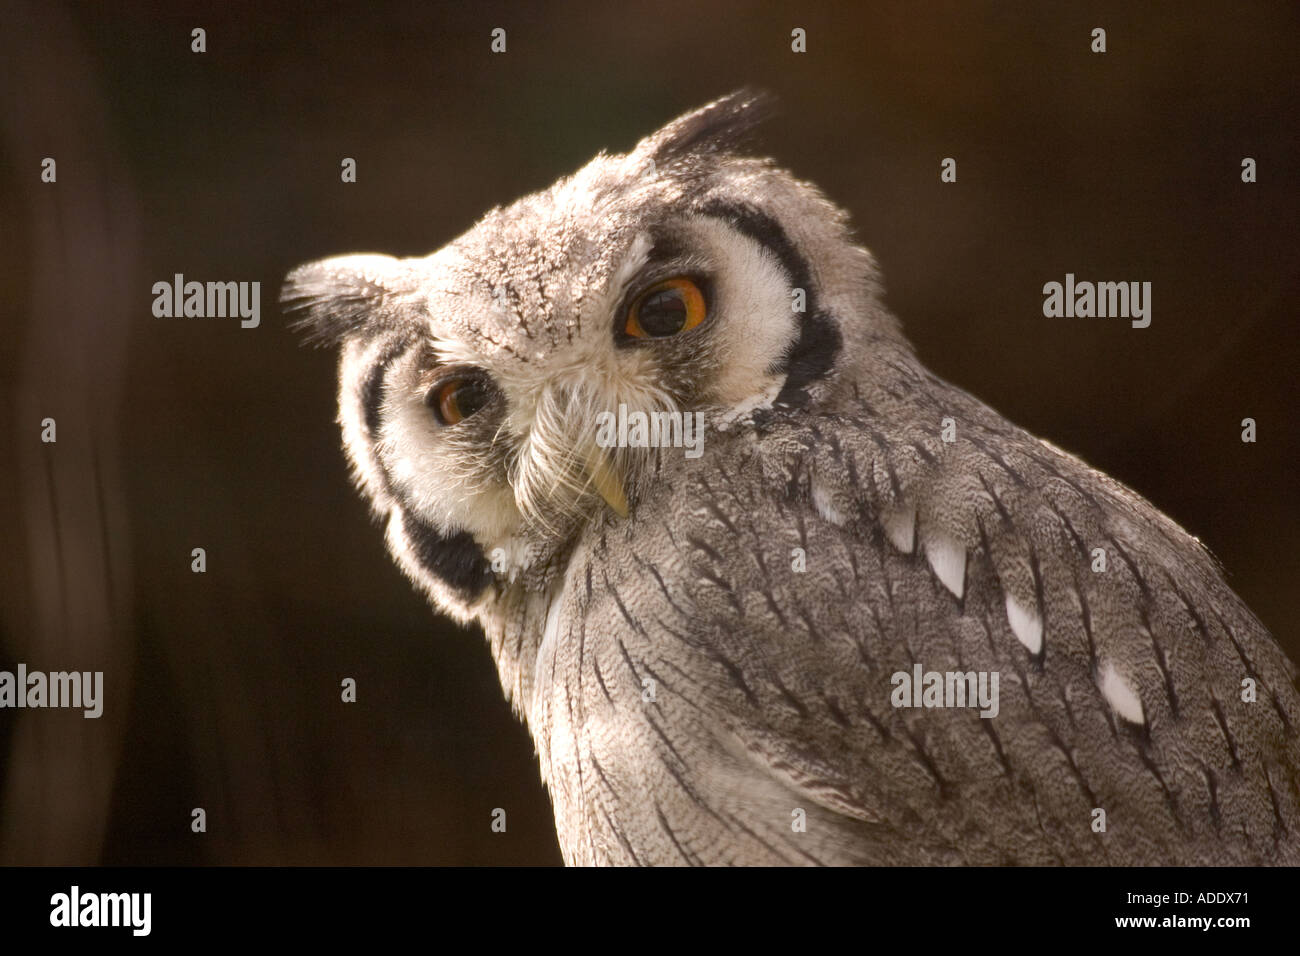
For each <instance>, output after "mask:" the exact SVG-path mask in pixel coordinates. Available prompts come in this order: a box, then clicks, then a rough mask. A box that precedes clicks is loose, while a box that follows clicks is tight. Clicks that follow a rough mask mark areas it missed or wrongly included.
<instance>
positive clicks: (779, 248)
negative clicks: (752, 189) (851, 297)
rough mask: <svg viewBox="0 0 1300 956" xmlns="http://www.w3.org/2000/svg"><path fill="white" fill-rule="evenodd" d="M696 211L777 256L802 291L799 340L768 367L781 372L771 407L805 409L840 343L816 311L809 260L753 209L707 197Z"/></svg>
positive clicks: (821, 313)
mask: <svg viewBox="0 0 1300 956" xmlns="http://www.w3.org/2000/svg"><path fill="white" fill-rule="evenodd" d="M698 211H699V212H700V213H701V214H703V215H705V216H711V217H713V218H715V219H721V220H723V221H724V222H726V223H727V224H728V225H730V226H731V227H732V228H734V229H737V230H738V231H740V232H742V233H744V234H745V235H746V236H748V237H749V238H751V239H753V240H754V241H755V242H757V243H759V244H760V245H762V246H763V247H764V248H765V249H767V250H768V251H769V252H771V253H772V255H773V256H775V257H776V260H777V262H779V263H780V264H781V268H783V269H784V270H785V272H786V275H788V276H789V277H790V285H791V288H798V289H803V290H804V293H805V295H806V303H805V304H806V306H807V311H805V312H804V313H803V315H802V316H801V320H800V323H799V337H798V338H797V339H795V340H794V342H792V343H791V344H790V346H789V348H787V349H786V351H785V354H784V355H782V356H781V360H780V361H779V362H778V363H777V364H776V366H775V367H774V368H773V369H772V372H773V373H774V374H782V373H784V374H785V384H784V385H782V386H781V391H780V393H779V394H778V395H777V397H776V401H775V402H773V408H775V409H791V408H798V407H800V406H802V405H804V404H805V403H806V402H807V401H808V392H807V387H808V386H809V385H811V384H812V383H813V382H815V381H817V380H819V379H821V378H824V377H825V376H826V375H827V373H828V372H830V370H831V368H832V366H833V365H834V364H835V356H836V355H837V354H838V353H839V350H840V345H841V344H842V339H841V336H840V331H839V329H838V328H836V326H835V322H834V321H833V320H832V319H831V317H830V315H829V314H828V313H827V312H826V311H825V310H823V309H822V307H821V304H820V302H819V298H818V295H817V289H816V288H815V287H814V285H813V281H812V270H811V269H809V268H808V262H807V261H806V260H805V259H804V257H803V256H801V255H800V254H799V251H798V250H797V249H796V248H795V247H794V244H793V243H792V242H791V241H790V237H789V236H787V235H786V233H785V230H784V229H782V228H781V224H780V223H778V222H777V221H776V220H775V219H773V218H772V217H771V216H769V215H767V214H766V213H764V212H762V211H760V210H758V209H756V208H754V207H753V206H750V205H748V204H745V203H733V202H728V201H726V200H723V199H712V200H709V201H708V202H706V203H704V204H703V205H702V206H701V207H700V208H699V210H698Z"/></svg>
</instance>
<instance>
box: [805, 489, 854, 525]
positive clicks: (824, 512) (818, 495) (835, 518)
mask: <svg viewBox="0 0 1300 956" xmlns="http://www.w3.org/2000/svg"><path fill="white" fill-rule="evenodd" d="M812 500H813V507H814V508H816V509H817V513H818V514H819V515H821V516H822V517H823V518H825V519H826V520H827V521H829V522H830V523H831V524H834V525H842V524H844V522H845V521H846V520H847V519H846V518H845V517H844V514H843V512H841V511H840V510H839V509H838V508H836V507H835V503H834V501H832V500H831V493H830V492H829V491H827V490H826V489H825V487H823V486H822V485H819V484H817V483H816V482H813V486H812Z"/></svg>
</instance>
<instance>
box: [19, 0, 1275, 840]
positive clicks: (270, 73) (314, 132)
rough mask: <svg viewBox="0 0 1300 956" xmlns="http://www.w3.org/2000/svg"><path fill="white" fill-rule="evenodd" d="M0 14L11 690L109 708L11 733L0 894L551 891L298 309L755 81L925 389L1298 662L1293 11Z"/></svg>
mask: <svg viewBox="0 0 1300 956" xmlns="http://www.w3.org/2000/svg"><path fill="white" fill-rule="evenodd" d="M0 19H2V21H3V23H4V24H5V29H4V31H3V32H2V33H0V58H2V61H3V63H2V68H3V74H0V164H2V169H0V172H2V173H3V175H0V243H3V257H2V258H0V309H2V310H3V311H2V312H0V321H2V322H3V332H4V334H3V336H0V389H2V390H3V394H4V402H3V404H2V405H0V434H3V436H4V437H3V441H2V442H0V542H2V547H0V669H9V670H12V669H13V668H14V665H15V664H16V663H17V662H19V661H23V662H25V663H27V665H28V666H29V667H30V668H32V669H40V670H64V669H76V670H103V671H104V672H105V697H106V702H105V708H104V716H103V717H102V718H101V719H100V720H85V719H83V718H82V716H81V714H80V712H78V711H53V710H46V711H30V710H24V711H15V710H4V711H0V862H3V863H9V864H12V863H95V862H104V863H132V864H144V863H180V864H186V863H284V864H325V863H338V864H346V863H369V864H377V863H404V864H416V863H429V864H554V863H558V862H559V853H558V850H557V847H556V843H555V837H554V832H553V828H552V821H551V816H550V805H549V802H548V799H547V796H546V794H545V791H544V790H543V788H542V787H541V785H540V783H539V782H538V773H537V768H536V766H535V762H534V759H533V755H532V746H531V742H530V740H529V738H528V736H527V734H526V732H525V730H524V728H523V727H522V726H521V725H520V724H519V723H518V722H517V721H516V720H515V718H514V717H513V716H512V714H511V713H510V710H509V708H508V707H507V705H506V704H505V702H504V700H503V698H502V695H501V692H500V689H499V687H498V685H497V680H496V674H495V671H494V669H493V666H492V663H491V661H490V658H489V655H488V652H487V649H486V646H485V645H484V643H483V641H482V638H481V635H478V634H476V633H471V632H465V631H462V630H460V629H458V628H456V627H455V626H453V625H451V624H449V623H448V622H446V621H442V620H439V619H436V618H434V617H433V616H432V614H431V612H430V610H429V608H428V607H427V606H426V604H425V603H424V601H423V599H422V598H420V597H419V596H418V595H417V594H416V593H415V592H414V591H413V590H412V588H411V587H410V586H409V585H408V584H407V582H406V580H405V579H404V578H403V577H402V576H401V575H400V573H399V572H398V571H397V570H396V568H395V567H394V566H393V565H392V563H391V561H390V560H389V559H388V557H387V555H386V553H385V551H384V547H383V542H382V536H381V534H380V533H379V531H378V530H377V529H376V528H374V527H372V526H371V524H370V521H369V519H368V515H367V512H366V509H365V506H364V504H363V503H362V501H361V500H360V498H359V497H358V496H357V495H356V494H354V493H353V491H352V489H351V488H350V487H349V483H348V476H347V472H346V468H345V465H344V459H343V456H342V453H341V452H340V450H339V437H338V431H337V426H336V425H335V424H334V421H333V419H334V414H335V407H334V360H333V356H332V355H331V354H329V353H327V352H320V351H314V350H309V349H305V348H303V347H301V346H300V344H299V343H298V341H297V340H296V339H295V337H294V335H292V334H291V333H290V332H289V331H288V330H287V328H286V326H285V322H284V321H283V319H282V318H281V316H280V314H279V310H278V307H277V306H276V304H275V303H276V298H277V295H278V290H279V282H280V280H281V278H282V277H283V276H284V274H285V272H286V271H287V270H288V269H290V268H291V267H292V266H294V265H296V264H298V263H300V262H303V261H305V260H308V259H312V258H316V257H319V256H324V255H331V254H337V253H346V252H363V251H375V252H386V253H391V254H395V255H424V254H426V253H428V252H430V251H432V250H434V249H435V248H437V247H439V246H440V245H442V244H443V243H445V242H447V241H448V240H450V239H452V238H454V237H455V236H456V235H458V234H459V233H460V232H462V231H463V230H464V229H466V228H468V227H469V226H470V225H471V224H472V223H473V222H474V221H475V219H476V218H477V217H478V216H479V215H481V214H482V213H483V212H484V211H486V210H487V209H488V208H489V207H491V206H493V205H496V204H500V203H506V202H509V201H511V200H513V199H515V198H516V197H518V196H519V195H521V194H523V193H525V192H529V191H532V190H535V189H538V188H541V187H544V186H546V185H548V184H549V183H550V182H551V181H553V180H554V179H555V178H557V177H558V176H560V175H562V174H566V173H569V172H571V171H573V170H574V169H575V168H577V167H578V166H580V165H582V164H583V163H584V162H585V161H586V160H587V159H589V158H590V157H591V156H592V155H593V154H594V153H595V152H596V151H597V150H600V149H602V148H604V149H610V150H616V151H618V150H624V149H627V148H629V147H631V146H632V145H633V143H634V142H635V141H636V139H637V138H639V137H640V136H641V135H644V134H645V133H647V132H649V131H650V130H652V129H653V128H655V127H656V126H658V125H659V124H661V123H663V122H665V121H667V120H668V119H671V118H672V117H673V116H675V115H677V114H678V113H680V112H682V111H684V110H686V109H688V108H691V107H694V106H696V105H699V104H701V103H703V102H705V101H707V100H709V99H712V98H714V97H716V96H718V95H720V94H722V93H724V92H726V91H728V90H731V89H733V88H735V87H737V86H741V85H744V84H751V85H755V86H758V87H762V88H766V89H768V90H770V91H772V92H773V93H775V94H777V96H778V97H779V99H780V105H781V110H782V112H781V114H780V115H779V116H778V117H777V118H776V119H775V120H774V121H772V122H771V123H770V124H769V125H768V127H767V128H766V130H765V132H764V134H763V143H764V146H763V148H764V149H765V150H766V151H767V152H768V153H770V154H771V155H773V156H775V157H776V158H777V159H778V160H779V161H780V162H781V163H782V164H783V165H785V166H787V167H789V168H791V169H793V170H794V171H795V172H796V173H797V174H798V175H799V176H801V177H803V178H807V179H810V180H812V181H814V182H816V183H818V184H819V185H820V186H821V187H822V188H823V189H824V190H825V191H826V192H827V194H828V195H829V196H830V197H831V198H832V199H834V200H836V201H838V202H839V203H840V204H842V205H843V206H845V207H846V208H847V209H848V210H849V211H850V212H851V214H852V216H853V218H854V221H855V223H856V226H857V229H858V232H859V235H860V237H861V239H862V241H863V242H864V243H865V244H866V245H868V246H869V247H870V248H871V249H872V250H873V251H874V252H875V253H876V255H877V257H878V258H879V260H880V263H881V265H882V267H883V270H884V275H885V281H886V288H887V294H888V302H889V304H890V305H891V306H892V308H893V309H894V311H896V312H897V313H898V314H899V315H900V316H901V318H902V319H903V322H904V326H905V328H906V330H907V332H908V333H909V335H910V337H911V338H912V340H913V341H914V342H915V343H916V345H917V348H918V350H919V353H920V355H921V356H922V358H923V359H924V360H925V361H926V362H927V363H928V364H929V365H930V367H931V368H933V369H934V370H935V371H936V372H938V373H939V374H940V375H942V376H944V377H945V378H948V379H950V380H952V381H954V382H956V383H957V384H959V385H961V386H962V387H964V388H966V389H967V390H968V391H971V392H972V393H974V394H975V395H977V396H979V397H980V398H982V399H984V400H985V401H986V402H988V403H989V404H991V405H993V406H994V407H995V408H997V409H999V410H1000V411H1002V412H1003V413H1004V414H1006V415H1007V416H1009V417H1010V418H1012V419H1013V420H1015V421H1016V422H1018V423H1019V424H1021V425H1023V426H1025V427H1027V428H1029V429H1031V430H1032V431H1034V432H1036V433H1037V434H1040V435H1042V436H1043V437H1045V438H1047V439H1049V440H1051V441H1052V442H1054V443H1056V444H1058V445H1060V446H1062V447H1064V448H1066V449H1067V450H1070V451H1072V452H1075V453H1077V454H1079V455H1081V456H1082V457H1083V458H1085V459H1086V460H1087V461H1089V462H1090V463H1091V464H1093V465H1095V466H1097V467H1099V468H1102V469H1103V470H1105V471H1107V472H1109V473H1110V474H1112V475H1113V476H1115V477H1116V478H1118V479H1120V480H1122V481H1124V482H1125V483H1127V484H1129V485H1131V486H1132V487H1133V488H1135V489H1137V490H1138V491H1139V492H1140V493H1141V494H1143V495H1145V496H1146V497H1147V498H1149V499H1150V500H1151V501H1152V502H1154V503H1155V504H1156V505H1157V506H1158V507H1160V508H1161V509H1163V510H1164V511H1166V512H1167V513H1168V514H1169V515H1171V516H1172V517H1173V518H1174V519H1175V520H1177V521H1178V522H1180V523H1181V524H1182V525H1183V526H1184V527H1186V528H1187V529H1188V530H1189V531H1190V532H1191V533H1192V534H1195V535H1197V536H1199V537H1200V538H1202V539H1203V540H1204V541H1205V543H1206V544H1207V545H1208V546H1209V547H1210V548H1211V549H1212V550H1213V551H1214V552H1215V554H1216V555H1217V556H1218V557H1219V559H1220V560H1221V561H1222V562H1223V564H1224V566H1225V567H1226V569H1227V574H1228V578H1229V581H1230V582H1231V584H1232V585H1233V586H1234V587H1235V588H1236V590H1237V591H1238V593H1240V594H1241V595H1242V597H1243V598H1245V600H1246V601H1247V602H1248V603H1249V604H1250V605H1251V606H1252V607H1253V608H1254V610H1255V611H1256V613H1257V614H1258V615H1259V616H1260V617H1261V618H1262V619H1263V621H1264V623H1265V624H1266V625H1267V626H1268V627H1269V628H1270V629H1271V630H1272V631H1273V633H1274V634H1276V635H1277V637H1278V638H1279V639H1280V640H1281V641H1282V642H1283V643H1284V644H1285V645H1286V646H1287V648H1288V650H1289V652H1290V653H1291V655H1292V657H1293V658H1296V657H1297V656H1300V641H1298V640H1297V633H1298V631H1297V623H1298V622H1300V610H1298V608H1297V603H1296V601H1295V587H1296V581H1297V570H1300V548H1297V540H1298V536H1297V531H1298V530H1300V508H1298V507H1297V503H1296V480H1295V477H1294V471H1293V469H1294V468H1295V466H1296V464H1297V462H1300V454H1298V452H1300V448H1298V447H1297V446H1298V444H1300V438H1298V437H1297V434H1298V433H1297V429H1296V427H1295V421H1294V417H1293V416H1294V415H1295V413H1296V389H1295V385H1294V377H1295V370H1296V368H1297V366H1298V365H1300V337H1298V336H1297V334H1296V331H1295V321H1296V309H1295V303H1296V302H1297V300H1298V299H1300V254H1298V253H1300V239H1298V238H1297V234H1298V233H1297V225H1300V216H1298V215H1297V213H1298V212H1300V190H1298V189H1297V188H1296V182H1297V173H1300V168H1298V160H1300V152H1298V149H1300V135H1298V133H1297V114H1296V108H1297V97H1296V78H1295V69H1296V67H1295V64H1296V62H1297V53H1298V52H1300V42H1298V38H1300V32H1298V31H1297V26H1298V25H1300V24H1298V22H1297V21H1298V20H1300V7H1297V5H1296V4H1294V3H1292V2H1289V0H1288V2H1277V3H1236V4H1225V3H1216V4H1207V3H1196V2H1190V3H1189V2H1179V3H1149V4H1128V3H1114V4H1096V3H1086V2H1083V3H1072V4H1069V5H1065V4H1056V3H1042V4H1023V3H1008V2H996V3H975V2H954V3H929V2H926V3H916V2H899V3H877V4H871V5H870V9H867V8H866V5H862V4H856V5H849V4H823V3H815V2H807V0H800V2H799V3H789V2H787V3H780V4H770V5H754V4H744V3H730V2H706V0H689V2H684V0H667V2H655V3H653V4H651V3H642V4H637V5H628V4H606V3H592V4H561V5H545V4H519V3H473V4H458V5H451V4H426V3H395V2H384V0H370V2H366V3H364V4H345V5H333V4H321V3H302V4H296V5H295V4H292V3H287V4H275V5H271V4H254V3H217V2H213V3H206V4H203V3H188V2H169V3H157V4H130V3H126V4H123V3H94V4H90V3H88V4H86V5H84V6H83V5H65V4H61V3H57V2H38V0H30V2H28V0H5V2H2V3H0ZM1098 26H1100V27H1104V28H1105V29H1106V31H1107V46H1108V52H1106V53H1105V54H1104V55H1098V54H1093V53H1092V52H1090V49H1089V47H1090V42H1091V40H1090V31H1091V30H1092V29H1093V28H1094V27H1098ZM195 27H202V28H204V29H205V30H206V31H207V52H206V53H202V54H195V53H192V52H191V50H190V44H191V35H190V31H191V30H192V29H193V28H195ZM495 27H503V28H504V29H505V30H506V31H507V52H506V53H504V54H500V55H494V54H492V53H491V52H490V49H489V46H490V33H491V31H492V29H493V28H495ZM795 27H801V28H803V29H804V30H806V31H807V53H804V54H795V53H793V52H791V49H790V36H791V30H792V29H794V28H795ZM47 156H48V157H54V158H55V159H56V160H57V164H58V165H57V173H58V181H57V184H47V183H42V182H41V179H40V171H41V161H42V159H43V158H45V157H47ZM1247 156H1249V157H1253V158H1254V159H1255V160H1256V161H1257V163H1258V182H1257V183H1255V184H1251V185H1247V184H1243V183H1242V181H1241V177H1240V171H1241V161H1242V159H1243V157H1247ZM343 157H353V158H355V159H356V160H357V164H358V180H357V182H356V183H355V184H348V185H345V184H343V183H341V182H340V177H339V172H340V161H341V160H342V158H343ZM944 157H954V158H956V159H957V164H958V181H957V183H956V184H951V185H945V184H942V183H941V182H940V179H939V172H940V161H941V159H943V158H944ZM178 272H179V273H183V274H184V275H185V276H186V278H187V279H196V280H199V281H207V280H222V281H259V282H261V302H262V316H261V326H260V327H259V328H257V329H255V330H244V329H241V328H240V327H239V322H238V320H237V319H163V318H155V317H154V316H153V315H152V312H151V306H152V302H153V294H152V291H151V287H152V285H153V283H154V282H157V281H170V280H171V277H172V276H173V274H175V273H178ZM1067 272H1073V273H1075V274H1076V276H1078V277H1079V278H1080V279H1092V280H1145V281H1150V282H1152V283H1153V292H1152V304H1153V320H1152V324H1151V326H1150V328H1148V329H1145V330H1135V329H1132V328H1130V327H1129V324H1128V322H1127V321H1124V320H1118V319H1046V318H1044V317H1043V315H1042V300H1043V296H1042V291H1041V290H1042V285H1043V283H1045V282H1048V281H1062V280H1063V279H1064V276H1065V273H1067ZM46 417H50V418H54V419H55V420H56V422H57V429H58V431H57V437H58V441H57V443H56V444H43V443H42V442H41V441H40V431H41V425H40V422H41V420H42V419H44V418H46ZM1246 417H1252V418H1254V419H1256V421H1257V423H1258V442H1257V443H1256V444H1243V443H1242V442H1241V440H1240V432H1241V425H1240V423H1241V420H1242V419H1243V418H1246ZM197 547H202V548H204V549H205V550H206V553H207V571H206V573H204V574H195V573H192V572H191V570H190V563H191V556H190V555H191V550H192V549H193V548H197ZM345 677H353V678H355V679H356V681H357V687H358V692H357V693H358V699H357V702H356V703H355V704H344V703H342V702H341V701H340V681H341V680H342V679H343V678H345ZM196 807H202V808H204V809H205V810H206V813H207V832H206V833H202V834H195V833H193V832H191V827H190V822H191V810H192V809H193V808H196ZM497 807H501V808H504V809H505V810H506V811H507V815H508V817H507V819H508V827H507V832H505V833H493V832H492V831H491V829H490V822H491V813H492V810H493V809H494V808H497Z"/></svg>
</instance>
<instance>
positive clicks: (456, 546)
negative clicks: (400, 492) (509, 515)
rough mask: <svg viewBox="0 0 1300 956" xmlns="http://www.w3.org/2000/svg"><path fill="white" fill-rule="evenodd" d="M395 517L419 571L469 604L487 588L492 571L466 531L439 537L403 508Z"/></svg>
mask: <svg viewBox="0 0 1300 956" xmlns="http://www.w3.org/2000/svg"><path fill="white" fill-rule="evenodd" d="M399 513H400V514H401V516H402V531H403V532H404V533H405V535H406V539H407V541H409V542H410V545H411V551H412V552H414V554H415V559H416V560H417V561H418V562H419V563H420V567H422V568H424V569H425V570H426V571H428V572H429V573H430V574H432V575H433V576H434V577H436V578H438V580H440V581H442V582H443V583H444V584H446V585H447V586H448V587H450V588H452V589H453V590H455V591H457V592H458V593H459V594H460V596H461V597H462V598H463V599H464V600H466V601H470V600H472V599H473V598H474V597H475V596H477V595H478V594H479V593H480V592H481V591H482V590H483V589H484V588H485V587H487V586H488V582H489V581H490V580H491V578H492V569H491V566H490V565H489V564H488V561H487V558H486V557H485V556H484V555H483V549H482V548H481V547H479V543H478V542H477V541H475V540H474V536H473V535H472V534H470V533H469V532H468V531H457V532H456V533H455V534H443V533H442V532H440V531H438V530H437V529H436V528H434V527H432V526H431V525H428V524H425V523H424V522H423V521H421V520H420V519H419V518H416V517H414V516H413V515H412V514H411V513H410V512H409V511H407V510H406V509H404V508H403V509H401V510H400V512H399Z"/></svg>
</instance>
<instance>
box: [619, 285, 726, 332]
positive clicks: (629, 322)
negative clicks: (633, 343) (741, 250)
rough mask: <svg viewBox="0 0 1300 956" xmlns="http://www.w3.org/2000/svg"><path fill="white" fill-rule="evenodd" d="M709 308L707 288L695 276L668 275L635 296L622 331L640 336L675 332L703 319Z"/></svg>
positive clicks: (683, 330) (693, 326)
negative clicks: (699, 283) (700, 284)
mask: <svg viewBox="0 0 1300 956" xmlns="http://www.w3.org/2000/svg"><path fill="white" fill-rule="evenodd" d="M707 311H708V310H707V308H706V306H705V303H704V292H703V291H702V290H701V289H700V287H699V286H698V285H696V284H695V281H694V280H693V279H687V278H685V277H684V276H683V277H679V278H676V279H665V280H664V281H663V282H656V283H655V284H654V285H652V286H651V287H650V288H648V289H646V290H645V291H644V292H642V293H641V294H640V295H639V296H637V297H636V301H634V302H633V303H632V306H631V308H629V309H628V310H627V318H626V319H625V320H624V322H623V333H624V334H625V335H630V336H632V337H633V338H638V339H644V338H655V339H657V338H662V337H664V336H666V335H676V334H677V333H678V332H685V331H686V330H687V329H693V328H695V327H696V326H697V325H699V324H700V323H701V322H703V321H704V315H705V313H706V312H707Z"/></svg>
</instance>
